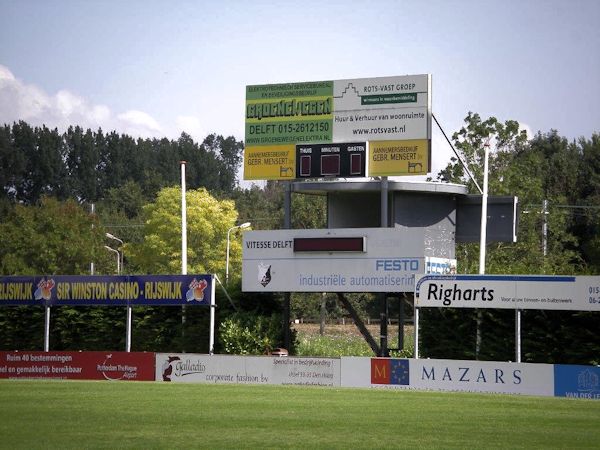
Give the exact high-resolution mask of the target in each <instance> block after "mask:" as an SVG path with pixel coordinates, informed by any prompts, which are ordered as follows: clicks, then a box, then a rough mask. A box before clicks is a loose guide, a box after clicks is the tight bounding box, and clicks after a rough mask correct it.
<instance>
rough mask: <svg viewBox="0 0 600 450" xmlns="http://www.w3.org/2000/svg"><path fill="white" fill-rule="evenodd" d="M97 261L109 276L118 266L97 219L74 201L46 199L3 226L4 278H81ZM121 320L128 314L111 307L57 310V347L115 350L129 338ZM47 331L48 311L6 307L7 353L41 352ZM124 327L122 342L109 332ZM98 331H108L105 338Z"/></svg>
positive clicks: (2, 317) (0, 327)
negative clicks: (27, 350)
mask: <svg viewBox="0 0 600 450" xmlns="http://www.w3.org/2000/svg"><path fill="white" fill-rule="evenodd" d="M92 261H93V262H94V263H95V264H96V271H97V273H109V271H110V270H111V269H110V268H112V267H114V262H113V261H114V260H113V259H112V257H111V255H109V253H108V252H107V251H106V250H105V249H104V231H103V229H102V227H100V226H99V224H98V222H97V220H96V217H94V216H91V215H90V214H89V213H88V212H86V211H85V210H84V209H83V208H82V207H81V206H80V205H78V204H77V203H76V202H74V201H73V200H69V201H66V202H59V201H58V200H56V199H54V198H45V197H43V198H42V199H41V201H40V202H39V203H38V204H36V205H31V206H25V205H15V206H14V207H12V209H11V210H10V212H9V214H8V215H7V216H6V217H3V219H2V222H1V223H0V273H2V274H4V275H81V274H87V273H89V268H90V262H92ZM118 315H120V316H123V312H122V311H119V312H117V311H114V310H112V311H111V310H110V308H101V309H99V308H89V307H87V308H72V307H67V306H61V307H59V308H53V314H52V321H51V325H52V326H51V334H50V340H51V343H52V348H53V349H55V350H64V349H71V350H84V349H87V350H99V349H102V348H103V347H104V348H111V347H112V346H111V345H110V344H107V341H110V340H111V339H113V338H114V339H116V340H117V342H118V341H119V339H120V337H121V336H124V326H123V320H122V317H121V320H116V319H115V318H116V317H117V316H118ZM43 326H44V311H43V308H40V307H32V306H26V307H5V308H1V309H0V333H1V338H0V342H1V348H2V349H4V350H9V349H29V350H35V349H41V348H42V345H43ZM121 327H122V328H123V333H121V334H120V335H119V337H117V336H115V335H114V334H113V333H108V332H107V330H115V329H119V328H121ZM95 329H96V330H100V329H103V330H104V334H102V333H99V332H95V331H94V330H95ZM115 345H116V344H115ZM115 348H116V347H115Z"/></svg>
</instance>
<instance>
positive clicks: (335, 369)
mask: <svg viewBox="0 0 600 450" xmlns="http://www.w3.org/2000/svg"><path fill="white" fill-rule="evenodd" d="M156 380H157V381H161V380H162V381H167V382H191V383H215V384H276V385H286V384H294V385H314V386H339V385H340V360H339V359H328V358H295V357H278V356H277V357H272V356H234V355H202V354H193V353H157V354H156Z"/></svg>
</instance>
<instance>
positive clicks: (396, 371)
mask: <svg viewBox="0 0 600 450" xmlns="http://www.w3.org/2000/svg"><path fill="white" fill-rule="evenodd" d="M32 378H33V379H64V380H108V381H162V382H173V383H181V382H183V383H185V382H187V383H207V384H263V385H301V386H331V387H356V388H385V389H410V390H434V391H463V392H482V393H502V394H523V395H539V396H556V397H572V398H584V399H595V400H600V367H594V366H578V365H559V364H556V365H553V364H529V363H511V362H494V361H459V360H442V359H394V358H365V357H342V358H307V357H272V356H233V355H204V354H194V353H156V354H155V353H141V352H132V353H127V352H37V351H15V352H0V379H32Z"/></svg>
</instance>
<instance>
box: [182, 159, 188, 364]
mask: <svg viewBox="0 0 600 450" xmlns="http://www.w3.org/2000/svg"><path fill="white" fill-rule="evenodd" d="M180 164H181V274H182V275H187V206H186V202H185V191H186V187H185V165H186V162H185V161H180ZM181 351H182V352H183V353H185V305H182V306H181Z"/></svg>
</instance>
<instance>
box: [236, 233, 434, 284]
mask: <svg viewBox="0 0 600 450" xmlns="http://www.w3.org/2000/svg"><path fill="white" fill-rule="evenodd" d="M423 251H424V248H423V244H422V242H421V243H420V245H419V242H418V241H417V240H407V239H403V238H402V235H401V233H399V232H398V230H396V229H394V228H346V229H344V228H340V229H322V230H318V229H313V230H273V231H248V232H246V233H244V242H243V252H242V290H243V291H245V292H412V291H413V289H414V277H415V274H421V273H424V272H425V256H424V254H423Z"/></svg>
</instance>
